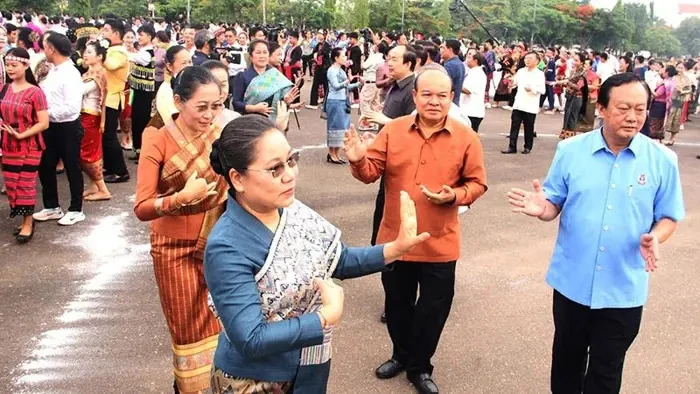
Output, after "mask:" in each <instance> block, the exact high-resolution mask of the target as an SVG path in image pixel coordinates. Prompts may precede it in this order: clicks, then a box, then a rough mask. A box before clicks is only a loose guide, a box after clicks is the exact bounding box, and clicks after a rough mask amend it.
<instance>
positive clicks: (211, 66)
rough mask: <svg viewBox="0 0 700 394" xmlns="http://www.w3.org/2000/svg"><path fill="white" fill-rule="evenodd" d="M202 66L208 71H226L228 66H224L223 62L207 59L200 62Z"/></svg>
mask: <svg viewBox="0 0 700 394" xmlns="http://www.w3.org/2000/svg"><path fill="white" fill-rule="evenodd" d="M202 67H204V68H206V69H207V70H209V71H213V70H224V71H226V72H228V67H226V65H225V64H224V63H221V62H220V61H218V60H207V61H205V62H204V63H202Z"/></svg>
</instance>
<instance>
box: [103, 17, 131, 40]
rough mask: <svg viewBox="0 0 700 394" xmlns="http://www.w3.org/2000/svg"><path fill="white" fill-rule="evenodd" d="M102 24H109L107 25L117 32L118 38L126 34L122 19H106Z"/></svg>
mask: <svg viewBox="0 0 700 394" xmlns="http://www.w3.org/2000/svg"><path fill="white" fill-rule="evenodd" d="M104 24H105V25H109V27H111V28H112V31H116V32H117V33H119V38H124V35H125V34H126V27H124V23H123V22H122V21H120V20H119V19H107V20H106V21H105V23H104Z"/></svg>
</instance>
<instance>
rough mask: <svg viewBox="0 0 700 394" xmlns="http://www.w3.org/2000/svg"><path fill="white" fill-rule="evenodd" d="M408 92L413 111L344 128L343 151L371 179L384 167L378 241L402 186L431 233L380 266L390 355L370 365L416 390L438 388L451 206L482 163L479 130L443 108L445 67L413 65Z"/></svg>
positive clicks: (468, 197) (450, 287)
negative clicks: (417, 68)
mask: <svg viewBox="0 0 700 394" xmlns="http://www.w3.org/2000/svg"><path fill="white" fill-rule="evenodd" d="M413 99H414V100H415V103H416V109H417V111H418V114H417V115H408V116H403V117H400V118H397V119H394V120H392V121H391V122H389V123H388V124H387V125H386V126H385V127H384V128H383V129H382V131H381V132H380V133H379V134H378V135H377V137H376V138H375V139H374V140H369V139H364V138H361V137H360V136H358V134H357V132H356V131H355V130H354V129H353V128H351V129H350V131H348V132H347V133H346V138H345V154H346V156H347V158H348V160H349V161H350V163H351V170H352V174H353V176H354V177H355V178H357V179H359V180H360V181H362V182H365V183H370V182H374V181H376V180H377V179H379V177H381V176H382V175H384V182H385V190H386V202H387V204H386V205H385V207H384V217H383V219H382V223H381V226H380V228H379V235H378V237H377V243H383V242H386V241H387V240H391V239H393V238H395V237H396V235H397V234H398V231H399V226H400V225H401V221H400V215H399V204H398V202H399V193H400V192H401V191H402V190H404V191H406V192H407V193H408V194H409V195H410V196H411V198H412V199H413V200H414V201H415V204H416V212H417V216H418V226H419V229H418V231H419V232H429V233H430V235H431V237H430V239H429V240H428V241H426V242H425V243H424V244H422V245H420V246H418V247H416V248H415V249H413V251H411V252H410V253H408V254H406V255H404V256H403V257H402V258H401V259H400V260H399V261H397V262H396V263H394V264H392V265H391V269H390V270H389V271H386V272H384V273H382V284H383V285H384V292H385V294H386V300H385V307H386V317H387V328H388V330H389V336H390V337H391V341H392V343H393V355H392V357H391V359H389V360H388V361H387V362H385V363H384V364H382V365H381V366H380V367H379V368H377V370H376V371H375V372H376V375H377V377H378V378H380V379H389V378H393V377H394V376H396V375H398V374H399V373H400V372H401V371H403V370H406V374H407V377H408V379H409V380H410V381H411V383H413V385H414V386H415V387H416V389H417V390H418V392H419V393H437V392H438V388H437V385H435V383H434V382H433V380H432V378H431V374H432V372H433V366H432V365H431V364H430V359H431V358H432V356H433V354H434V353H435V350H436V348H437V344H438V342H439V340H440V334H441V332H442V329H443V327H444V325H445V322H446V321H447V317H448V316H449V313H450V308H451V306H452V298H453V296H454V282H455V265H456V261H457V259H458V258H459V250H460V227H459V220H458V213H457V209H458V207H459V206H461V205H467V206H468V205H471V204H472V203H474V201H476V200H477V199H478V198H479V197H480V196H481V195H483V194H484V192H486V189H487V186H486V171H485V169H484V158H483V150H482V147H481V141H480V140H479V137H478V135H477V134H476V133H475V132H474V131H473V130H471V129H470V128H469V127H467V126H465V125H463V124H462V123H461V122H459V121H457V120H454V119H451V118H449V117H448V115H447V114H448V110H449V108H450V104H451V102H452V99H453V92H452V82H451V80H450V77H449V75H447V73H446V72H445V71H443V70H435V69H431V70H426V71H424V72H422V73H420V74H419V75H418V76H417V77H416V79H415V81H414V88H413ZM419 285H420V298H418V300H417V301H416V297H417V292H418V286H419Z"/></svg>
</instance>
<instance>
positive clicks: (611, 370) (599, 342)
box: [551, 290, 642, 394]
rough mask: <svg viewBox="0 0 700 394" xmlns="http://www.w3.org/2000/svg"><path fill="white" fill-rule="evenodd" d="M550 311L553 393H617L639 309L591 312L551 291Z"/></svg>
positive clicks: (634, 332)
mask: <svg viewBox="0 0 700 394" xmlns="http://www.w3.org/2000/svg"><path fill="white" fill-rule="evenodd" d="M552 309H553V315H554V345H553V349H552V381H551V389H552V393H554V394H574V393H576V394H580V393H585V394H607V393H619V392H620V386H621V385H622V367H623V364H624V362H625V354H626V353H627V349H629V347H630V345H632V342H634V339H635V338H636V337H637V333H639V326H640V324H641V321H642V307H641V306H640V307H636V308H607V309H591V308H590V307H587V306H585V305H581V304H578V303H576V302H574V301H571V300H570V299H568V298H566V297H565V296H564V295H562V294H561V293H559V292H558V291H556V290H554V305H553V308H552Z"/></svg>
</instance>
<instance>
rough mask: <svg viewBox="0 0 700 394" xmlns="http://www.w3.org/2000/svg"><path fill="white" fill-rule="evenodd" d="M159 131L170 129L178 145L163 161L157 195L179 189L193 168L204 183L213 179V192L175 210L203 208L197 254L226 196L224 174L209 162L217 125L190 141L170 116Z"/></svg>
mask: <svg viewBox="0 0 700 394" xmlns="http://www.w3.org/2000/svg"><path fill="white" fill-rule="evenodd" d="M161 131H162V132H163V133H170V134H171V135H172V136H173V139H174V140H175V141H177V143H178V145H179V146H180V150H179V151H178V153H176V154H174V155H173V156H172V157H171V158H170V159H169V160H168V161H167V162H165V164H163V168H162V170H161V175H160V179H159V180H158V192H159V193H160V195H159V197H166V196H169V195H171V194H174V193H176V192H178V191H180V190H182V188H183V187H185V183H187V180H188V179H189V178H190V176H192V173H194V172H197V173H198V174H199V176H200V177H201V178H204V179H205V180H206V181H207V183H211V182H216V189H215V190H216V192H217V193H216V195H213V196H210V197H208V198H206V199H205V200H203V201H201V202H200V203H198V204H194V205H188V206H183V207H181V208H180V209H179V210H178V211H177V214H178V215H190V214H195V213H201V212H206V214H205V216H204V223H203V225H202V231H201V232H200V235H199V239H198V240H197V251H196V253H197V254H198V256H199V257H200V258H201V257H202V256H203V254H204V246H205V244H206V241H207V237H208V236H209V232H210V231H211V229H212V227H214V224H215V223H216V221H217V220H218V219H219V216H221V214H222V213H223V212H224V205H225V203H226V199H227V198H228V193H227V192H228V183H227V182H226V180H225V179H224V177H222V176H219V175H217V174H216V173H215V172H214V170H213V169H212V168H211V164H210V163H209V154H210V153H211V145H212V144H213V143H214V141H215V140H216V139H217V138H219V135H220V134H221V129H219V128H217V127H215V126H212V128H211V129H210V130H209V132H207V133H204V134H202V135H200V136H199V137H198V138H195V139H193V140H192V141H190V142H186V141H187V139H186V138H185V136H184V134H183V133H182V131H181V130H180V129H179V128H178V127H177V124H176V123H175V122H174V121H173V120H171V121H170V122H168V124H166V126H165V127H164V128H163V129H161Z"/></svg>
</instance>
